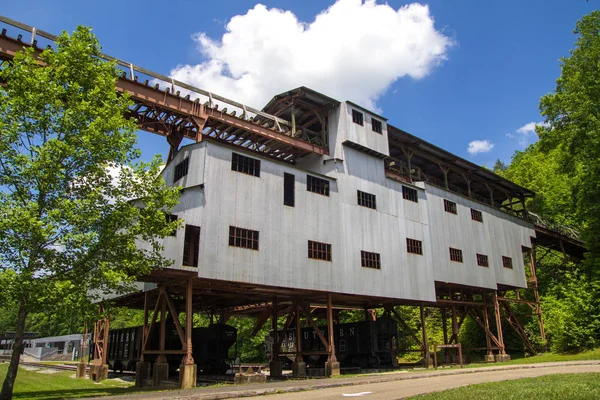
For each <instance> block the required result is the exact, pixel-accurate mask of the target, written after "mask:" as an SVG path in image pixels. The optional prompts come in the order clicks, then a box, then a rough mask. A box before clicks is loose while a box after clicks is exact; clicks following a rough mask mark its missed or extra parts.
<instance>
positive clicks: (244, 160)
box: [231, 153, 260, 177]
mask: <svg viewBox="0 0 600 400" xmlns="http://www.w3.org/2000/svg"><path fill="white" fill-rule="evenodd" d="M231 170H232V171H237V172H241V173H243V174H248V175H252V176H258V177H260V160H257V159H255V158H250V157H246V156H243V155H241V154H237V153H232V157H231Z"/></svg>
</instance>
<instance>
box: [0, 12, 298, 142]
mask: <svg viewBox="0 0 600 400" xmlns="http://www.w3.org/2000/svg"><path fill="white" fill-rule="evenodd" d="M0 22H1V23H4V24H6V25H9V26H12V27H15V28H18V29H21V30H23V31H25V32H27V34H30V35H31V39H30V41H29V43H28V44H29V45H31V46H36V45H37V42H38V40H39V38H44V39H47V40H49V41H50V42H51V43H50V44H54V43H55V42H56V39H57V38H58V37H57V36H56V35H53V34H51V33H48V32H45V31H43V30H40V29H37V28H35V27H33V26H30V25H26V24H23V23H21V22H18V21H15V20H12V19H10V18H8V17H5V16H2V15H0ZM2 34H3V35H5V34H6V30H5V29H3V32H2ZM22 39H23V36H22V34H19V35H18V39H17V40H22ZM101 58H102V59H103V60H105V61H111V62H115V63H116V65H117V66H119V67H120V69H121V70H122V71H123V72H124V74H125V75H124V77H128V78H129V79H131V80H133V81H137V80H138V79H139V78H138V75H136V73H137V74H139V75H144V76H147V77H149V78H150V79H152V80H154V82H155V83H157V84H159V85H160V84H161V83H162V84H163V85H167V89H168V90H169V91H170V93H177V89H178V88H181V89H184V90H186V91H189V92H191V93H192V94H196V95H199V96H204V97H205V98H207V99H208V104H209V107H210V108H212V107H214V106H215V102H221V103H223V104H225V105H227V106H230V107H234V108H238V109H240V110H242V111H243V114H242V115H243V116H244V119H251V118H252V115H250V114H254V116H259V117H262V118H264V119H266V120H269V121H272V122H273V123H274V125H275V126H276V127H277V130H278V131H280V132H287V131H291V129H292V124H291V123H290V122H288V121H286V120H284V119H281V118H279V117H276V116H274V115H271V114H268V113H265V112H264V111H261V110H258V109H255V108H253V107H250V106H247V105H245V104H242V103H239V102H237V101H234V100H231V99H228V98H226V97H223V96H220V95H218V94H216V93H212V92H209V91H207V90H204V89H201V88H198V87H196V86H193V85H189V84H187V83H185V82H181V81H178V80H176V79H173V78H171V77H168V76H165V75H162V74H159V73H156V72H153V71H150V70H148V69H145V68H142V67H140V66H138V65H135V64H133V63H130V62H127V61H124V60H121V59H118V58H115V57H112V56H109V55H108V54H104V53H102V54H101ZM282 126H285V127H287V128H289V129H288V130H284V129H283V127H282Z"/></svg>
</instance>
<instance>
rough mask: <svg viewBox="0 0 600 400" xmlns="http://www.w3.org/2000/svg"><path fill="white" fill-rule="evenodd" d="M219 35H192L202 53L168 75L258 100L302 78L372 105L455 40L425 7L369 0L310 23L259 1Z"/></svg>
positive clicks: (425, 69)
mask: <svg viewBox="0 0 600 400" xmlns="http://www.w3.org/2000/svg"><path fill="white" fill-rule="evenodd" d="M225 28H226V33H225V34H224V35H223V36H222V37H221V38H220V40H217V39H213V38H211V37H209V36H208V35H207V34H206V33H204V32H199V33H196V34H195V35H194V36H193V40H194V41H195V42H196V44H197V46H198V50H199V51H200V52H201V53H202V54H203V55H204V57H205V58H206V61H204V62H202V63H200V64H196V65H179V66H177V67H176V68H174V69H173V70H172V71H171V76H172V77H173V78H175V79H177V80H180V81H183V82H187V83H189V84H192V85H194V86H197V87H200V88H202V89H205V90H208V91H211V92H214V93H218V94H220V95H222V96H225V97H229V98H231V99H234V100H237V101H240V102H243V103H245V104H248V105H250V106H253V107H256V108H261V107H262V106H263V105H265V104H266V102H267V101H269V100H270V99H271V97H272V96H273V95H275V94H278V93H281V92H285V91H287V90H290V89H293V88H295V87H298V86H307V87H310V88H312V89H315V90H317V91H320V92H323V93H324V94H327V95H329V96H332V97H334V98H337V99H339V100H351V101H354V102H358V103H360V104H362V105H363V106H365V107H368V108H371V109H376V108H377V106H376V102H377V99H378V98H379V97H380V96H381V95H382V94H383V93H384V92H385V91H386V89H388V88H389V87H390V85H391V84H392V83H393V82H394V81H395V80H397V79H399V78H402V77H404V76H409V77H411V78H413V79H421V78H423V77H425V76H426V75H427V74H428V73H429V72H430V71H431V69H432V68H433V67H435V66H437V65H439V64H440V63H441V62H442V61H443V60H445V59H446V58H447V52H448V49H449V48H450V47H451V46H452V45H453V44H454V42H453V40H452V39H451V38H449V37H448V36H446V35H444V34H443V33H442V32H440V31H439V30H437V29H436V28H435V26H434V19H433V17H432V16H431V14H430V12H429V7H428V6H426V5H421V4H417V3H413V4H409V5H405V6H403V7H401V8H399V9H398V10H395V9H393V8H392V7H390V6H389V5H387V4H377V3H376V2H375V1H374V0H366V1H365V2H364V3H363V2H362V1H361V0H339V1H337V2H336V3H335V4H333V5H332V6H331V7H329V8H328V9H326V10H324V11H322V12H321V13H320V14H319V15H317V16H316V17H315V19H314V21H312V22H310V23H306V22H302V21H299V20H298V19H297V17H296V16H295V15H294V14H293V13H292V12H290V11H284V10H280V9H277V8H271V9H268V8H267V7H265V6H264V5H262V4H257V5H256V6H254V8H252V9H250V10H248V12H247V13H246V14H244V15H236V16H234V17H232V18H231V20H230V21H229V22H228V23H227V25H226V27H225Z"/></svg>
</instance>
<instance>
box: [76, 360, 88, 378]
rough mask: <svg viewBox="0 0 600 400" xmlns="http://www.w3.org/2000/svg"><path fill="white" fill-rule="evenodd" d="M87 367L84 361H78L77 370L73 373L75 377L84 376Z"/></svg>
mask: <svg viewBox="0 0 600 400" xmlns="http://www.w3.org/2000/svg"><path fill="white" fill-rule="evenodd" d="M86 369H87V365H86V364H85V363H79V364H77V372H76V374H75V377H77V378H85V377H86V376H85V372H86Z"/></svg>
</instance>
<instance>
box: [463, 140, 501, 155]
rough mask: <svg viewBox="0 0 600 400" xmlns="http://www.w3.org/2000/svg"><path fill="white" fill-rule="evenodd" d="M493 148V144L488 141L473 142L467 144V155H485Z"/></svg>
mask: <svg viewBox="0 0 600 400" xmlns="http://www.w3.org/2000/svg"><path fill="white" fill-rule="evenodd" d="M493 148H494V144H493V143H491V142H490V141H489V140H473V141H472V142H470V143H469V147H467V151H468V152H469V154H472V155H475V154H479V153H487V152H488V151H490V150H492V149H493Z"/></svg>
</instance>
